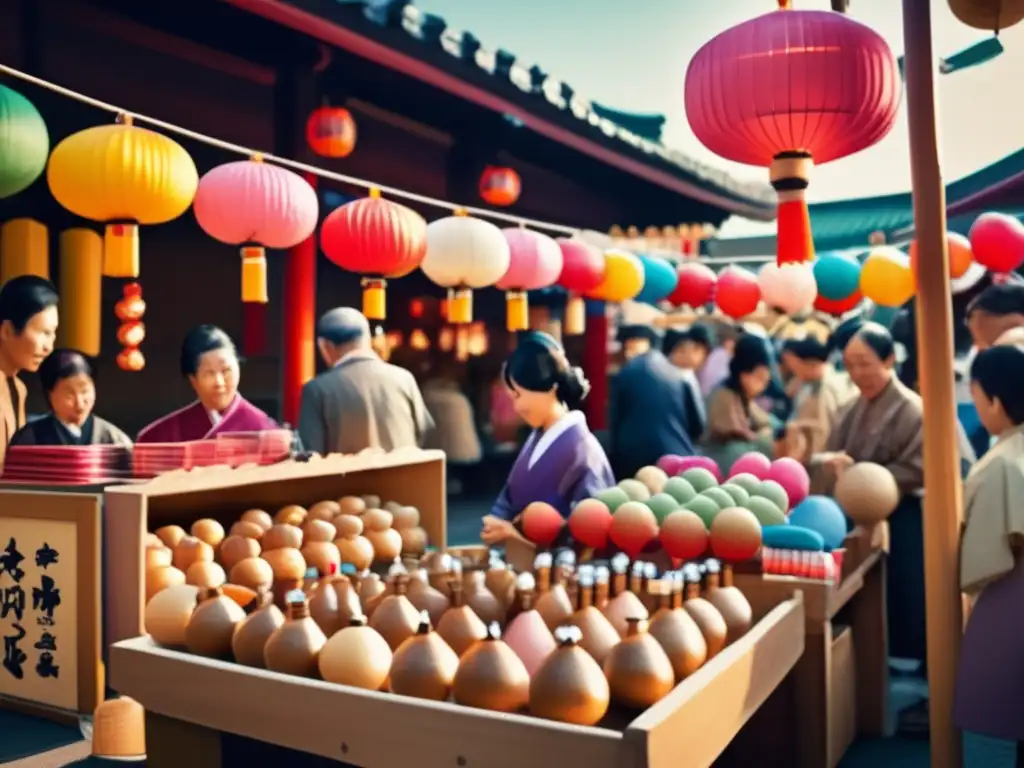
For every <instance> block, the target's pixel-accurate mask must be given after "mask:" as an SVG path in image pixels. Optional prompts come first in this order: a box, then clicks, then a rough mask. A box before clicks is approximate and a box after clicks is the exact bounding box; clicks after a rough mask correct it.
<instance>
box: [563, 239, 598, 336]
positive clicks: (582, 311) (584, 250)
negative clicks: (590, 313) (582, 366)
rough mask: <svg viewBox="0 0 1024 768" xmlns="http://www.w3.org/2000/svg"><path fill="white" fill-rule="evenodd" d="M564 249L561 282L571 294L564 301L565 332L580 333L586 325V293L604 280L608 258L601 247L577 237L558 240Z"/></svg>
mask: <svg viewBox="0 0 1024 768" xmlns="http://www.w3.org/2000/svg"><path fill="white" fill-rule="evenodd" d="M555 242H556V243H558V247H559V248H560V249H561V251H562V271H561V273H560V274H559V275H558V284H559V285H560V286H561V287H562V288H564V289H565V290H566V291H568V293H569V297H568V298H567V299H566V302H565V317H564V319H563V321H562V332H563V333H565V334H567V335H569V336H579V335H580V334H581V333H583V332H584V330H586V327H587V309H586V302H585V301H584V299H583V296H584V294H587V293H590V292H591V291H594V290H597V288H599V287H600V286H601V283H602V282H604V270H605V260H604V253H603V252H602V251H601V249H600V248H595V247H594V246H592V245H591V244H590V243H587V242H585V241H583V240H579V239H576V238H571V239H570V238H559V239H558V240H556V241H555Z"/></svg>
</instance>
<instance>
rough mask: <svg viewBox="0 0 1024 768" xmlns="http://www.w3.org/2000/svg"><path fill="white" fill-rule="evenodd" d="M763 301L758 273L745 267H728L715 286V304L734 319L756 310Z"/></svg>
mask: <svg viewBox="0 0 1024 768" xmlns="http://www.w3.org/2000/svg"><path fill="white" fill-rule="evenodd" d="M760 301H761V289H760V288H759V287H758V284H757V275H755V274H754V273H753V272H751V271H750V270H747V269H744V268H743V267H726V268H725V269H723V270H722V272H721V274H720V275H719V276H718V283H717V284H716V286H715V304H716V305H717V306H718V308H719V309H720V310H722V313H723V314H725V315H727V316H728V317H731V318H733V319H734V320H739V319H740V318H741V317H746V316H747V315H749V314H751V313H753V312H754V310H756V309H757V305H758V303H759V302H760Z"/></svg>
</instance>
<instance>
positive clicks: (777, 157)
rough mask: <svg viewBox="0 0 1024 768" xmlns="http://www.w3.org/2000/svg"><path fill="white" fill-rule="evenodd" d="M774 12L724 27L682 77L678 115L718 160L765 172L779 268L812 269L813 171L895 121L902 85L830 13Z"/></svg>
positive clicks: (883, 57)
mask: <svg viewBox="0 0 1024 768" xmlns="http://www.w3.org/2000/svg"><path fill="white" fill-rule="evenodd" d="M778 6H779V9H778V10H776V11H773V12H771V13H767V14H764V15H762V16H759V17H757V18H755V19H751V20H750V21H746V22H743V23H742V24H739V25H737V26H735V27H732V28H731V29H727V30H725V31H724V32H722V33H721V34H719V35H718V36H716V37H715V38H714V39H712V40H711V41H710V42H708V43H707V44H705V45H704V47H703V48H701V49H700V50H699V51H698V52H697V54H696V55H695V56H694V57H693V58H692V59H691V60H690V65H689V68H688V69H687V72H686V116H687V118H688V119H689V121H690V126H691V128H692V129H693V132H694V133H695V134H696V136H697V138H698V139H699V140H700V141H701V143H702V144H704V146H705V147H707V148H708V149H709V150H711V151H712V152H714V153H715V154H716V155H718V156H720V157H723V158H725V159H727V160H732V161H734V162H737V163H746V164H747V165H759V166H764V167H767V168H769V169H770V178H771V182H772V186H773V187H774V188H775V191H776V192H777V193H778V196H779V210H778V238H777V261H778V263H779V264H782V263H785V262H801V261H811V260H812V259H813V258H814V242H813V239H812V236H811V223H810V215H809V213H808V210H807V200H806V190H807V185H808V181H809V178H810V173H811V169H812V167H813V165H814V164H815V163H818V164H819V165H820V164H823V163H827V162H830V161H832V160H838V159H839V158H842V157H846V156H848V155H852V154H854V153H856V152H860V151H861V150H863V149H867V148H868V147H870V146H872V145H873V144H875V143H877V142H878V141H879V140H881V139H882V138H884V137H885V136H886V135H887V134H888V133H889V131H890V130H891V129H892V127H893V125H894V124H895V122H896V115H897V112H898V109H899V103H900V95H901V92H902V82H903V81H902V78H901V76H900V71H899V67H898V66H897V63H896V58H895V57H894V56H893V54H892V51H891V50H890V49H889V45H888V44H887V43H886V42H885V40H884V39H883V38H882V36H881V35H879V34H878V33H877V32H875V31H874V30H872V29H870V28H869V27H866V26H865V25H863V24H861V23H859V22H857V21H854V20H853V19H851V18H849V17H848V16H846V14H844V13H837V12H835V11H800V10H792V9H791V8H790V3H789V0H778Z"/></svg>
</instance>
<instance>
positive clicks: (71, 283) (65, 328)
mask: <svg viewBox="0 0 1024 768" xmlns="http://www.w3.org/2000/svg"><path fill="white" fill-rule="evenodd" d="M57 274H58V276H59V278H60V319H61V323H60V325H59V326H58V327H57V339H58V342H57V343H58V344H59V345H60V346H61V347H64V348H65V349H77V350H78V351H79V352H81V353H82V354H85V355H88V356H89V357H99V354H100V329H101V325H102V322H101V318H102V316H103V311H102V297H103V238H102V237H100V236H99V235H98V234H96V233H95V232H93V231H92V230H91V229H85V228H81V229H79V228H75V229H66V230H64V231H63V232H61V233H60V270H59V271H58V273H57Z"/></svg>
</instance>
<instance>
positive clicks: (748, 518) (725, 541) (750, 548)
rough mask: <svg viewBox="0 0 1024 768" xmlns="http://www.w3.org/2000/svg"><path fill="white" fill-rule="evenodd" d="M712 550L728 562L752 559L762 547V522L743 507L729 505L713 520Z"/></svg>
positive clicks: (716, 555) (711, 533) (711, 532)
mask: <svg viewBox="0 0 1024 768" xmlns="http://www.w3.org/2000/svg"><path fill="white" fill-rule="evenodd" d="M710 538H711V551H712V552H714V554H715V557H717V558H719V559H720V560H724V561H725V562H728V563H739V562H743V561H744V560H749V559H751V558H752V557H753V556H754V555H756V554H757V552H758V550H760V549H761V523H759V522H758V520H757V518H756V517H754V513H753V512H751V511H750V510H749V509H743V508H742V507H727V508H726V509H723V510H722V511H721V512H719V513H718V514H717V515H715V518H714V520H712V521H711V531H710Z"/></svg>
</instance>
